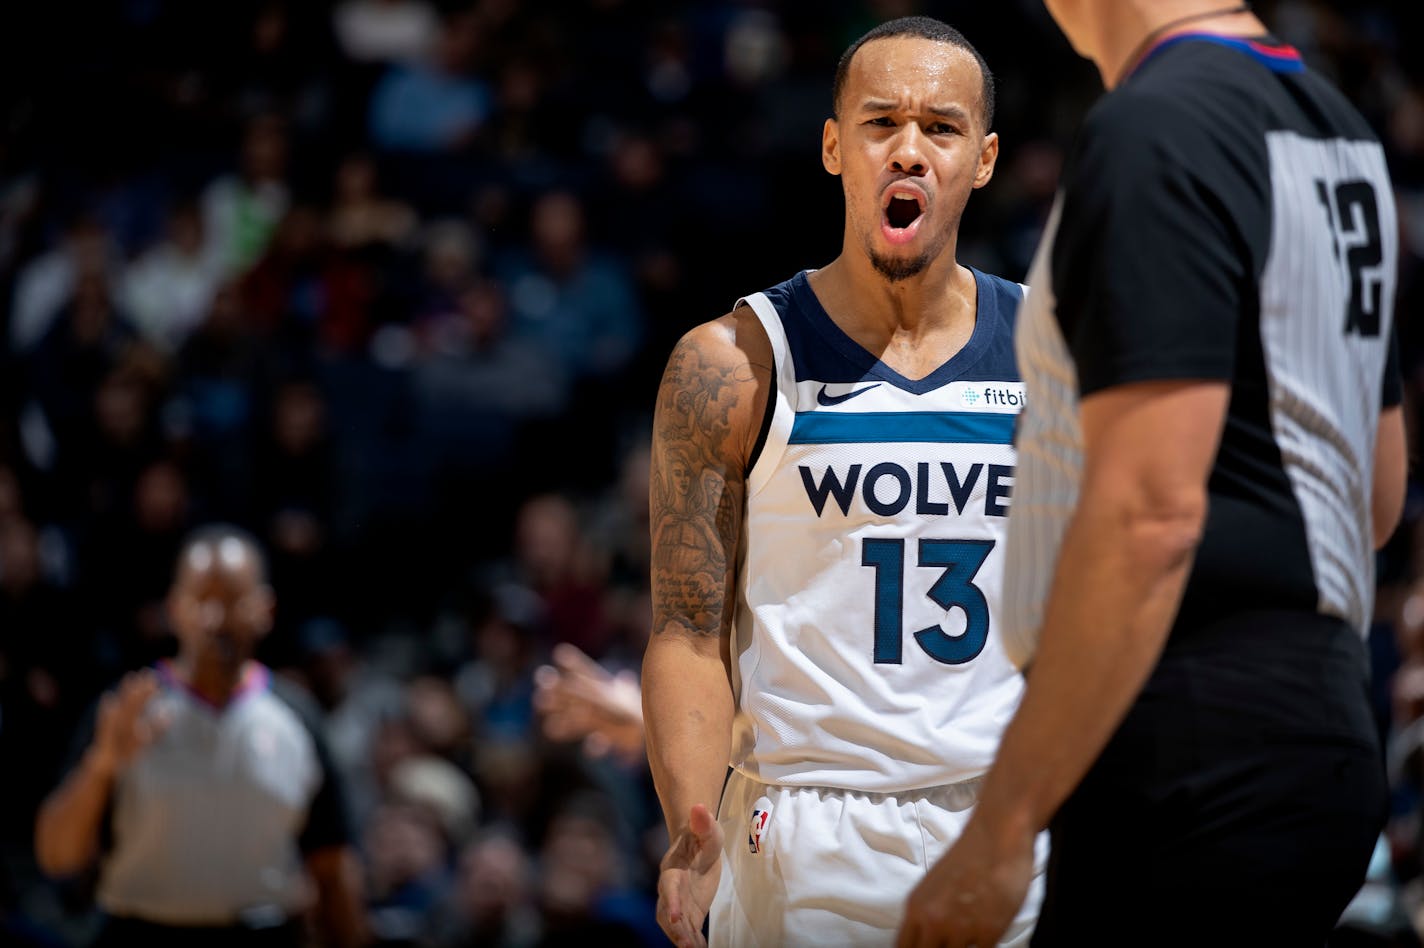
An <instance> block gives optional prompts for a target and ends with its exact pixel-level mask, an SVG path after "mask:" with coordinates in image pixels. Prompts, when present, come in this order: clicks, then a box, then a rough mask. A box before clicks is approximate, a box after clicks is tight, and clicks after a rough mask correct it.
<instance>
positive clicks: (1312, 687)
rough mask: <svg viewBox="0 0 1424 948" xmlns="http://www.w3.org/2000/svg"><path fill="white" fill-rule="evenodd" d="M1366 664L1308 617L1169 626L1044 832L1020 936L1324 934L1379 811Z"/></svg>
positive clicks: (1219, 938) (1306, 939)
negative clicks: (1042, 859)
mask: <svg viewBox="0 0 1424 948" xmlns="http://www.w3.org/2000/svg"><path fill="white" fill-rule="evenodd" d="M1368 675H1369V670H1368V659H1367V657H1366V653H1365V649H1364V645H1363V643H1362V642H1361V641H1360V639H1359V636H1358V635H1357V634H1356V633H1355V632H1354V631H1353V630H1351V629H1350V628H1349V627H1348V626H1346V625H1345V624H1344V623H1343V622H1339V621H1337V620H1334V619H1329V618H1325V617H1322V616H1317V615H1314V614H1302V613H1296V612H1257V613H1251V614H1244V615H1239V616H1234V617H1232V618H1229V619H1226V620H1222V621H1218V622H1214V623H1212V624H1210V625H1208V626H1205V627H1202V628H1198V629H1195V630H1193V631H1190V632H1187V633H1181V632H1174V633H1173V636H1172V638H1171V639H1170V640H1169V644H1168V646H1167V648H1166V650H1165V652H1164V654H1163V656H1162V659H1161V661H1160V662H1159V664H1158V667H1157V669H1156V671H1155V672H1154V673H1153V674H1152V676H1151V678H1150V680H1149V682H1148V684H1147V685H1146V687H1145V688H1144V689H1143V691H1142V694H1141V696H1140V697H1139V698H1138V700H1137V702H1136V703H1135V704H1134V706H1133V707H1132V709H1131V711H1130V712H1129V713H1128V715H1127V717H1126V719H1125V720H1124V721H1123V723H1122V726H1121V727H1120V728H1119V729H1118V731H1117V733H1116V734H1115V735H1114V736H1113V738H1112V739H1111V741H1110V742H1109V743H1108V746H1107V747H1106V748H1105V749H1104V751H1103V753H1102V755H1101V756H1100V757H1099V758H1098V760H1097V762H1096V763H1095V764H1094V765H1093V767H1092V769H1091V770H1090V771H1089V772H1088V774H1087V776H1086V777H1085V778H1084V780H1083V782H1082V783H1081V784H1080V785H1079V787H1078V788H1077V790H1076V791H1075V792H1074V793H1073V795H1072V796H1071V797H1069V799H1068V800H1067V801H1066V802H1065V803H1064V805H1063V807H1062V808H1061V809H1060V810H1059V812H1058V814H1057V815H1056V816H1055V818H1054V820H1053V822H1052V824H1051V825H1050V827H1049V829H1050V834H1051V840H1052V853H1051V855H1050V857H1049V863H1048V878H1047V889H1046V892H1045V896H1044V902H1043V908H1042V913H1041V914H1040V916H1039V922H1038V928H1037V930H1036V932H1035V934H1034V938H1033V945H1034V946H1035V948H1058V946H1080V945H1094V946H1102V945H1134V946H1138V945H1142V946H1145V945H1151V946H1171V945H1211V946H1230V945H1242V946H1245V945H1251V946H1258V945H1259V946H1270V948H1294V946H1297V945H1310V946H1319V945H1323V944H1324V943H1325V941H1326V939H1327V938H1328V936H1329V933H1330V931H1331V929H1332V928H1333V927H1334V925H1335V923H1336V921H1337V920H1338V919H1339V917H1340V913H1341V912H1342V911H1343V910H1344V908H1345V905H1346V904H1347V903H1348V902H1349V901H1350V899H1351V897H1353V895H1354V894H1355V892H1356V891H1357V890H1358V889H1359V887H1360V884H1361V882H1362V881H1363V879H1364V875H1365V868H1366V866H1367V865H1368V863H1369V859H1370V854H1371V852H1372V850H1373V848H1374V845H1375V841H1376V839H1377V838H1378V836H1379V833H1380V830H1381V829H1382V827H1383V825H1384V820H1385V815H1386V811H1387V806H1388V800H1387V793H1388V790H1387V785H1386V781H1385V775H1384V764H1383V759H1382V754H1381V752H1380V748H1379V741H1378V737H1377V735H1376V732H1375V727H1374V723H1373V721H1372V719H1371V716H1370V706H1369V699H1368V693H1367V686H1368Z"/></svg>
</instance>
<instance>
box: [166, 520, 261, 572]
mask: <svg viewBox="0 0 1424 948" xmlns="http://www.w3.org/2000/svg"><path fill="white" fill-rule="evenodd" d="M232 542H236V543H239V544H241V545H242V547H243V549H244V550H246V551H247V553H248V554H249V555H250V556H251V557H252V559H253V562H254V563H256V565H257V581H258V582H259V583H262V584H264V585H265V584H266V583H267V554H266V553H264V552H263V551H262V544H261V543H259V542H258V541H257V538H256V537H255V536H253V535H252V534H251V533H248V532H247V531H246V530H244V529H242V528H241V527H238V526H234V525H233V524H230V523H209V524H204V525H203V526H201V527H197V528H196V529H194V530H192V531H191V532H189V534H188V535H187V536H186V537H184V538H183V545H182V546H181V547H179V548H178V563H177V567H176V569H175V571H174V576H175V579H176V578H177V575H178V574H181V573H182V571H183V564H184V563H186V562H187V561H188V554H190V553H191V552H193V550H194V549H195V548H197V547H200V546H206V547H212V548H214V549H216V548H218V547H221V546H222V545H223V544H224V543H232Z"/></svg>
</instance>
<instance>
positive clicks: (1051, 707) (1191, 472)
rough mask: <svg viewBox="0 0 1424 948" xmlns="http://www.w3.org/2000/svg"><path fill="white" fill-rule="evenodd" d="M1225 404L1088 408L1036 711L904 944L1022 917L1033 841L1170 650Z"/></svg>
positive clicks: (925, 892) (1157, 385)
mask: <svg viewBox="0 0 1424 948" xmlns="http://www.w3.org/2000/svg"><path fill="white" fill-rule="evenodd" d="M1228 396H1229V391H1228V388H1227V385H1226V383H1225V382H1217V381H1190V380H1189V381H1152V382H1138V383H1132V384H1126V385H1120V386H1116V387H1113V388H1109V389H1105V390H1103V391H1100V392H1097V393H1094V394H1092V395H1090V396H1088V397H1086V398H1084V399H1083V401H1082V403H1081V411H1080V417H1081V419H1082V426H1083V439H1084V451H1083V459H1084V469H1083V483H1082V490H1081V493H1080V496H1079V501H1078V506H1077V509H1076V511H1075V513H1074V515H1073V518H1072V520H1071V521H1070V522H1069V524H1068V529H1067V531H1066V532H1065V533H1064V536H1063V544H1062V547H1061V549H1060V552H1059V556H1058V561H1057V568H1056V570H1055V572H1054V576H1053V583H1052V585H1051V587H1050V589H1049V594H1048V600H1047V603H1046V605H1045V609H1044V617H1043V632H1042V638H1041V641H1040V643H1039V648H1038V652H1037V655H1036V657H1035V658H1034V662H1033V665H1032V667H1031V668H1030V670H1029V672H1028V686H1027V688H1026V689H1025V691H1024V697H1023V703H1022V704H1021V705H1020V707H1019V710H1018V713H1017V714H1016V715H1015V716H1014V719H1013V721H1012V722H1011V723H1010V725H1009V727H1008V729H1007V730H1006V731H1005V732H1004V739H1003V742H1002V743H1001V744H1000V746H999V753H998V756H997V758H996V759H995V761H994V765H993V767H992V768H990V770H989V774H988V776H987V777H986V778H985V781H984V786H983V789H982V791H981V794H980V801H979V805H978V808H977V809H976V811H975V813H974V816H973V817H972V818H971V819H970V821H969V824H968V825H967V826H966V827H965V830H964V832H963V834H962V835H961V836H960V838H959V841H958V842H956V843H955V845H954V846H953V847H952V848H951V850H950V852H949V853H948V855H946V856H945V857H944V858H943V859H941V860H940V862H939V863H937V864H936V865H935V866H934V867H932V868H931V870H930V872H929V874H928V875H927V876H926V878H925V880H924V881H923V882H921V884H920V885H919V886H918V887H917V888H916V890H915V892H914V893H913V894H912V896H911V898H910V903H909V911H908V913H907V921H906V927H905V928H904V929H902V931H901V935H900V941H899V943H898V944H899V945H900V948H917V946H921V945H927V944H935V945H939V944H949V945H962V944H979V945H985V944H994V943H995V942H996V941H997V940H998V938H999V936H1000V935H1001V934H1002V933H1003V931H1004V929H1005V928H1006V927H1007V925H1008V923H1009V921H1010V920H1012V918H1013V916H1014V913H1015V912H1016V911H1017V910H1018V907H1019V904H1020V903H1021V902H1022V900H1023V896H1024V892H1025V890H1026V889H1027V886H1028V881H1029V877H1030V875H1031V873H1032V865H1033V859H1032V856H1033V841H1034V834H1035V833H1037V832H1038V831H1039V830H1041V829H1043V828H1044V827H1045V826H1047V824H1048V820H1049V818H1050V817H1051V816H1052V815H1053V813H1054V812H1055V811H1056V810H1057V809H1058V807H1059V805H1060V804H1061V803H1062V802H1063V800H1064V799H1065V798H1066V797H1067V796H1068V794H1069V793H1070V792H1071V791H1072V789H1073V787H1074V786H1076V785H1077V783H1078V781H1079V780H1081V779H1082V777H1083V775H1084V773H1086V772H1087V770H1088V767H1089V766H1090V765H1091V764H1092V762H1093V760H1094V759H1095V758H1096V757H1097V756H1098V754H1099V753H1100V752H1101V751H1102V748H1103V746H1104V745H1105V744H1106V743H1107V740H1108V738H1109V736H1110V735H1111V734H1112V732H1113V730H1114V729H1115V728H1116V727H1117V725H1118V723H1119V722H1120V721H1121V720H1122V718H1123V715H1124V714H1125V713H1126V712H1127V710H1128V708H1129V706H1130V705H1131V704H1132V702H1133V700H1134V699H1135V698H1136V697H1137V694H1138V692H1139V691H1140V690H1141V688H1142V685H1143V683H1144V682H1145V681H1146V679H1147V676H1148V675H1149V673H1150V672H1151V670H1152V668H1153V666H1154V665H1155V664H1156V661H1157V658H1158V656H1159V655H1160V654H1161V651H1162V648H1163V646H1164V644H1165V643H1166V640H1167V633H1168V631H1169V630H1170V627H1171V624H1172V619H1173V617H1174V616H1175V615H1176V612H1177V608H1178V605H1179V603H1180V601H1181V596H1182V591H1183V589H1184V588H1185V586H1186V581H1187V574H1188V572H1189V571H1190V568H1191V564H1192V559H1193V554H1194V551H1195V550H1196V546H1197V543H1198V542H1199V539H1200V537H1201V531H1202V527H1203V523H1204V522H1205V518H1206V508H1207V490H1206V484H1207V476H1208V473H1209V472H1210V470H1211V465H1212V460H1213V459H1214V458H1215V457H1216V452H1217V447H1218V444H1219V442H1220V440H1221V430H1222V426H1223V423H1224V419H1225V416H1226V406H1227V399H1228ZM956 899H957V900H958V901H956ZM946 931H949V932H952V933H953V935H954V937H948V938H946V937H945V933H946ZM936 939H938V940H936Z"/></svg>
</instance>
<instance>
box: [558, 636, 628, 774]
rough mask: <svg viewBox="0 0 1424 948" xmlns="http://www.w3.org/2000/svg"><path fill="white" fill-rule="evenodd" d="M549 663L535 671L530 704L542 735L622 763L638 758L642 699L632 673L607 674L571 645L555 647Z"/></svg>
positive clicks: (595, 755) (590, 753) (602, 668)
mask: <svg viewBox="0 0 1424 948" xmlns="http://www.w3.org/2000/svg"><path fill="white" fill-rule="evenodd" d="M553 658H554V664H553V665H541V666H540V667H539V668H538V669H536V670H535V672H534V689H535V690H534V706H535V707H536V708H538V709H539V712H540V716H541V723H542V725H543V729H544V734H545V735H546V736H547V737H549V738H550V739H551V740H555V741H577V740H582V741H583V748H584V751H585V752H586V753H588V754H589V755H590V756H593V757H602V756H603V755H605V754H607V753H609V752H610V751H612V752H616V753H617V754H618V755H619V756H620V757H622V758H624V759H625V760H637V759H639V758H640V757H641V756H642V754H643V746H644V745H643V696H642V688H641V687H640V686H639V684H638V678H637V676H636V675H634V674H633V673H632V672H620V673H618V674H617V675H610V674H609V673H608V671H607V670H606V669H604V667H603V666H602V665H600V664H598V663H597V662H595V661H594V660H593V659H591V658H589V657H588V656H587V655H585V654H584V653H583V652H582V651H581V650H579V649H578V648H577V647H575V646H573V645H568V644H563V645H557V646H555V647H554V656H553Z"/></svg>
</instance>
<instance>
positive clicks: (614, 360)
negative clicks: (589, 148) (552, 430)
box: [503, 191, 643, 378]
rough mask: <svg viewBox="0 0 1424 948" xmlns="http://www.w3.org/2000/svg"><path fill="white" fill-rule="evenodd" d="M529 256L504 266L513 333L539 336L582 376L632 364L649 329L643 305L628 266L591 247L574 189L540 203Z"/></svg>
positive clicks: (521, 255)
mask: <svg viewBox="0 0 1424 948" xmlns="http://www.w3.org/2000/svg"><path fill="white" fill-rule="evenodd" d="M529 229H530V237H531V239H532V241H533V244H532V247H531V249H530V252H529V253H527V254H526V253H516V254H514V255H513V256H512V257H511V258H510V260H509V261H508V262H507V263H506V265H505V267H504V273H503V275H504V280H505V283H506V284H507V285H508V286H509V288H510V300H511V303H512V305H513V309H514V331H515V333H516V334H518V335H522V336H527V337H529V338H532V339H537V340H539V342H540V343H542V344H543V346H544V347H545V348H546V349H547V350H548V351H550V352H552V353H554V354H556V355H557V356H558V357H559V359H560V360H561V361H562V363H563V365H564V366H565V367H566V368H567V370H568V371H569V372H570V373H571V374H572V375H573V376H574V377H576V378H578V377H583V376H587V375H594V376H608V375H611V374H613V373H615V372H617V371H618V370H619V369H621V368H623V367H624V366H625V365H627V364H628V362H629V360H630V359H631V358H632V357H633V353H634V352H636V351H637V348H638V343H639V340H640V338H641V335H642V332H643V316H642V310H641V308H640V307H639V305H638V300H637V297H636V295H635V294H634V292H633V286H632V283H631V281H630V280H629V278H628V275H627V273H626V271H625V270H624V268H623V267H622V265H621V264H620V263H618V262H617V261H616V260H615V259H614V258H611V257H608V256H606V255H603V254H601V253H597V252H594V251H592V250H590V249H589V247H588V243H587V235H586V233H585V220H584V209H583V204H582V203H581V202H580V201H579V199H578V198H577V197H575V196H574V195H573V194H571V193H569V192H567V191H551V192H549V193H546V194H543V195H541V196H540V197H539V199H538V200H536V201H535V202H534V207H533V210H532V211H531V212H530V219H529Z"/></svg>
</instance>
